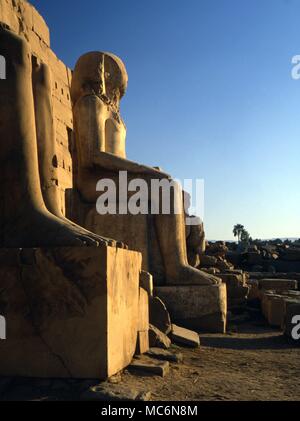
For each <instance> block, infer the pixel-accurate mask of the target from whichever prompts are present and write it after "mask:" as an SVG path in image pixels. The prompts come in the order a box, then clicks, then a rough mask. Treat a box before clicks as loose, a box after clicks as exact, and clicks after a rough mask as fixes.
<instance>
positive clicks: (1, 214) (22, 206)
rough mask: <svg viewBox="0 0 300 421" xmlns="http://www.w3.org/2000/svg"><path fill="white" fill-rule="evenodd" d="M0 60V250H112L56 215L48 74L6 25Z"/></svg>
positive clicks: (1, 28) (0, 29)
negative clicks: (2, 63) (0, 64)
mask: <svg viewBox="0 0 300 421" xmlns="http://www.w3.org/2000/svg"><path fill="white" fill-rule="evenodd" d="M0 55H1V56H3V57H5V60H6V67H7V68H6V78H5V79H3V80H2V79H1V80H0V138H1V140H2V142H1V147H0V160H1V163H0V166H1V187H0V202H1V205H0V221H1V228H0V247H42V246H49V247H51V246H73V245H74V246H76V245H77V246H80V245H98V244H99V243H101V242H103V243H105V244H109V245H115V242H114V241H113V240H112V241H111V240H106V239H104V238H101V237H99V236H98V235H96V234H93V233H90V232H88V231H86V230H85V229H84V228H81V227H79V226H77V225H76V224H74V223H73V222H71V221H68V220H67V219H66V218H64V217H63V215H62V214H61V211H60V209H59V206H58V198H57V193H56V190H55V179H56V175H55V151H54V147H55V146H54V145H55V141H54V129H53V117H52V106H51V95H50V92H51V89H50V74H49V70H48V68H47V67H46V65H43V64H41V63H38V62H37V61H36V60H35V59H33V60H32V54H31V50H30V47H29V44H28V43H27V42H26V41H25V40H24V39H23V38H21V37H19V36H18V35H16V34H15V33H13V32H12V31H10V30H9V28H8V27H7V26H6V25H4V24H1V26H0ZM32 61H33V65H32ZM33 93H34V95H33ZM37 140H38V142H37ZM37 145H38V147H37Z"/></svg>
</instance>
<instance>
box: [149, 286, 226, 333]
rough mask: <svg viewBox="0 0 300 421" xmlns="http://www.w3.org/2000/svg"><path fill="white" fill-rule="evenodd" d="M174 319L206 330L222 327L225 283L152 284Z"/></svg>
mask: <svg viewBox="0 0 300 421" xmlns="http://www.w3.org/2000/svg"><path fill="white" fill-rule="evenodd" d="M155 292H156V294H157V296H158V297H160V298H161V299H162V300H163V302H164V303H165V304H166V306H167V308H168V311H169V313H170V316H171V320H172V322H174V323H178V324H180V325H182V326H184V327H187V328H192V329H193V328H194V329H197V330H198V329H199V330H205V331H210V332H221V333H224V332H225V331H226V316H227V294H226V285H225V284H221V285H205V286H204V285H192V286H164V287H156V288H155Z"/></svg>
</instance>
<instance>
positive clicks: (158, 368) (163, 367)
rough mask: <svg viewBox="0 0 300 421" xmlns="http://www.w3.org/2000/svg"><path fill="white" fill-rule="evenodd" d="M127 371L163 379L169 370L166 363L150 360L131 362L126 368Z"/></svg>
mask: <svg viewBox="0 0 300 421" xmlns="http://www.w3.org/2000/svg"><path fill="white" fill-rule="evenodd" d="M128 369H129V370H133V371H140V372H144V373H150V374H154V375H157V376H161V377H165V375H166V374H168V372H169V369H170V364H169V362H168V361H155V362H154V361H151V360H140V359H139V360H135V359H134V360H133V361H132V363H131V364H130V365H129V366H128Z"/></svg>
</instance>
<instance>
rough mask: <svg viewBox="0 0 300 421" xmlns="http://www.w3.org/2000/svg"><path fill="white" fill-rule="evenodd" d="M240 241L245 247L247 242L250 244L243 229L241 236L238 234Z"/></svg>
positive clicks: (247, 233) (248, 237)
mask: <svg viewBox="0 0 300 421" xmlns="http://www.w3.org/2000/svg"><path fill="white" fill-rule="evenodd" d="M240 240H241V243H243V244H245V245H248V244H249V242H250V234H249V232H248V231H246V230H245V229H243V230H242V232H241V234H240Z"/></svg>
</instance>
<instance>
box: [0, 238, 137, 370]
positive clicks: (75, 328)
mask: <svg viewBox="0 0 300 421" xmlns="http://www.w3.org/2000/svg"><path fill="white" fill-rule="evenodd" d="M0 262H1V265H0V277H1V291H0V303H1V304H0V313H1V314H3V315H4V316H5V317H6V320H7V340H5V341H2V342H1V347H0V375H4V376H29V377H75V378H77V377H78V378H107V377H109V376H111V375H113V374H115V373H116V372H118V371H120V370H121V369H123V368H124V367H126V365H128V364H129V363H130V361H131V359H132V356H133V354H134V351H135V347H136V339H137V331H138V299H139V272H140V268H141V256H140V254H139V253H136V252H130V251H128V250H123V249H115V248H111V247H105V246H101V247H96V248H94V247H79V248H77V247H62V248H51V249H50V248H48V249H27V250H19V249H10V250H1V251H0Z"/></svg>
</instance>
